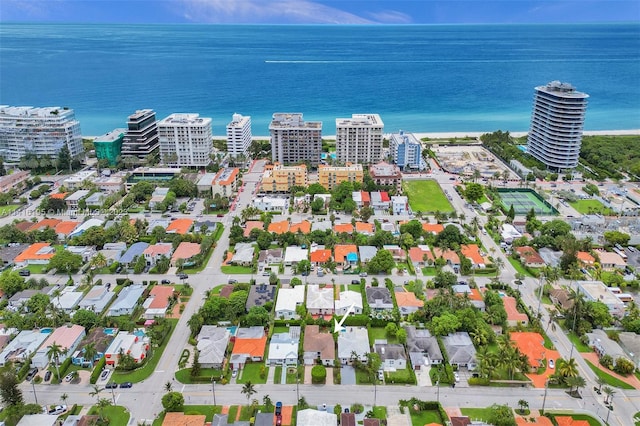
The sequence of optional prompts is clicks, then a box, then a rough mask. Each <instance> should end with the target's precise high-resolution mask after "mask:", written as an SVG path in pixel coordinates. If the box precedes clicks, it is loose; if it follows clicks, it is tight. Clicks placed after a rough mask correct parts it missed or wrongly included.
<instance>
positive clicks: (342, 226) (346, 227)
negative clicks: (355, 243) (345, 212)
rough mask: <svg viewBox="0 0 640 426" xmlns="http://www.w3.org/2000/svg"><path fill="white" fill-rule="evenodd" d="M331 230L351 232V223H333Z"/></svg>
mask: <svg viewBox="0 0 640 426" xmlns="http://www.w3.org/2000/svg"><path fill="white" fill-rule="evenodd" d="M333 231H334V232H336V233H340V232H346V233H347V234H351V233H353V225H352V224H350V223H336V224H335V225H333Z"/></svg>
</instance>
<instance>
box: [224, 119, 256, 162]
mask: <svg viewBox="0 0 640 426" xmlns="http://www.w3.org/2000/svg"><path fill="white" fill-rule="evenodd" d="M250 145H251V117H249V116H244V115H241V114H237V113H236V114H233V117H232V118H231V122H230V123H229V124H227V152H228V153H229V155H230V156H232V157H234V158H237V157H238V156H240V155H244V156H245V157H248V156H249V146H250Z"/></svg>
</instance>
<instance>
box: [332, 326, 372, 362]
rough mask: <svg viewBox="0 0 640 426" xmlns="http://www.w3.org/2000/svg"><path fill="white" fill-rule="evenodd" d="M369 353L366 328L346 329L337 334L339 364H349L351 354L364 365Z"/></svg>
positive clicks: (351, 359) (351, 360)
mask: <svg viewBox="0 0 640 426" xmlns="http://www.w3.org/2000/svg"><path fill="white" fill-rule="evenodd" d="M369 351H370V348H369V330H367V328H366V327H346V328H345V329H344V330H343V331H341V332H340V333H339V335H338V359H339V360H340V363H341V364H343V365H345V364H351V363H352V362H353V358H352V357H353V354H355V356H356V357H357V358H358V359H359V360H360V361H361V362H364V363H366V362H367V354H368V353H369Z"/></svg>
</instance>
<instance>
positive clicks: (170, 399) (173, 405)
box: [162, 392, 184, 412]
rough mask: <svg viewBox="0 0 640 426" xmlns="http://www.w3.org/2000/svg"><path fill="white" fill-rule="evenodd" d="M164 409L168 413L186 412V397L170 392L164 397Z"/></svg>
mask: <svg viewBox="0 0 640 426" xmlns="http://www.w3.org/2000/svg"><path fill="white" fill-rule="evenodd" d="M162 407H163V408H164V410H165V411H167V412H177V411H182V410H184V396H183V395H182V394H181V393H180V392H168V393H166V394H164V395H163V396H162Z"/></svg>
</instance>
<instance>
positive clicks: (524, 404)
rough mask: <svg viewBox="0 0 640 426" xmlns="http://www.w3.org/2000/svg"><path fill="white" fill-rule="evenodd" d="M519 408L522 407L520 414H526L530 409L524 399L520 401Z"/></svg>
mask: <svg viewBox="0 0 640 426" xmlns="http://www.w3.org/2000/svg"><path fill="white" fill-rule="evenodd" d="M518 407H520V414H524V410H526V409H527V408H529V403H528V402H527V401H525V400H524V399H521V400H520V401H518Z"/></svg>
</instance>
